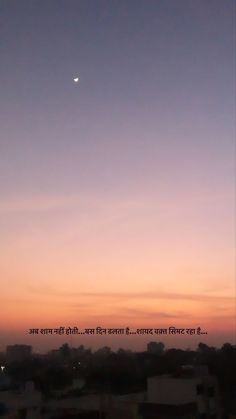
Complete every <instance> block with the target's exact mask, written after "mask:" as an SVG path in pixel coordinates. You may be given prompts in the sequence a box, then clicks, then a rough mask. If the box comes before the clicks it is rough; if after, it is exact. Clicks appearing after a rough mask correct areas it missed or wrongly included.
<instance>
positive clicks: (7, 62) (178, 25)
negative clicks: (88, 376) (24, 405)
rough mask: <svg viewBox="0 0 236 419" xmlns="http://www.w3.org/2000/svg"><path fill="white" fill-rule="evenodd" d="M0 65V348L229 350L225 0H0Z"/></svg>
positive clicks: (231, 6) (230, 199) (231, 163)
mask: <svg viewBox="0 0 236 419" xmlns="http://www.w3.org/2000/svg"><path fill="white" fill-rule="evenodd" d="M0 60H1V63H0V127H1V131H0V281H1V297H0V298H1V308H0V310H1V316H0V333H1V339H0V340H1V343H0V348H3V347H5V345H7V344H9V343H12V342H18V343H25V342H31V343H32V344H33V346H34V347H37V348H39V350H41V349H42V348H44V349H45V348H49V347H53V346H57V345H58V344H61V341H59V340H56V339H55V338H53V337H51V338H50V339H46V338H42V337H40V338H38V339H36V338H35V339H34V340H32V339H31V340H30V339H29V337H28V336H27V330H28V328H30V327H46V326H48V327H56V326H59V325H77V326H81V327H85V326H91V327H96V326H98V325H102V326H115V327H116V326H130V327H139V326H140V327H142V326H144V327H145V326H148V327H158V326H161V327H167V326H171V325H174V326H175V325H176V326H182V327H190V326H192V327H197V326H201V327H202V328H203V329H204V330H207V331H208V335H206V336H202V337H201V339H200V340H201V341H204V342H206V343H208V344H214V345H221V344H222V343H223V342H225V341H230V342H233V343H236V342H235V299H234V297H235V276H234V275H235V269H234V267H235V239H234V231H235V230H234V227H235V204H234V203H235V2H234V0H226V1H222V0H198V1H196V0H178V1H174V0H82V1H80V0H50V1H49V0H21V1H19V0H0ZM77 74H79V75H80V83H79V84H78V85H76V84H75V83H74V82H73V77H74V76H76V75H77ZM63 340H65V338H63ZM148 340H150V338H148ZM198 340H199V339H196V338H195V337H188V338H185V339H183V338H182V339H181V341H177V340H175V339H174V338H171V337H167V338H166V340H165V343H166V344H167V346H168V345H171V346H172V345H178V346H180V347H181V346H182V347H194V345H195V344H196V343H198ZM72 343H73V344H75V345H76V344H77V343H78V345H79V344H80V343H81V342H78V340H75V341H74V342H72ZM82 343H85V344H88V345H89V346H95V345H96V344H97V345H99V346H101V345H103V344H106V343H109V344H111V346H112V345H113V346H114V347H118V346H123V347H131V346H132V347H135V348H139V347H140V348H141V347H144V344H145V339H141V338H138V339H135V338H132V340H131V338H130V339H128V338H126V339H124V340H123V341H121V340H119V341H118V340H116V341H113V342H112V341H108V340H106V339H103V340H101V339H100V340H99V339H97V340H96V339H95V338H92V339H91V338H90V339H88V340H87V341H86V340H84V341H83V342H82Z"/></svg>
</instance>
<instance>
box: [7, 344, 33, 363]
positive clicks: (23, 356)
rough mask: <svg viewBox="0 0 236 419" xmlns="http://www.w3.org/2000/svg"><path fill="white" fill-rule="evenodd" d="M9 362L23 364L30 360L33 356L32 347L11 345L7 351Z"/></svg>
mask: <svg viewBox="0 0 236 419" xmlns="http://www.w3.org/2000/svg"><path fill="white" fill-rule="evenodd" d="M6 355H7V361H8V362H22V361H25V360H27V359H29V358H30V357H31V355H32V346H30V345H9V346H7V349H6Z"/></svg>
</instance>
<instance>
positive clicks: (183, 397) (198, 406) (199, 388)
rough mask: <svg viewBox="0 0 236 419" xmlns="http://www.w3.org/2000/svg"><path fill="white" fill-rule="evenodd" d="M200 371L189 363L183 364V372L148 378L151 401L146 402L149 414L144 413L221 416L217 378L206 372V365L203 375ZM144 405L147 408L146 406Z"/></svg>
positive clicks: (216, 418) (203, 418)
mask: <svg viewBox="0 0 236 419" xmlns="http://www.w3.org/2000/svg"><path fill="white" fill-rule="evenodd" d="M200 371H201V370H200V369H198V371H197V373H196V371H195V370H194V369H193V368H192V369H191V368H190V367H188V368H183V369H182V374H181V373H180V372H179V374H178V375H177V376H169V375H163V376H156V377H150V378H148V383H147V403H148V404H150V405H149V406H148V407H147V406H146V416H145V415H144V416H143V417H145V418H146V417H147V418H149V417H150V418H152V415H155V414H156V417H157V418H159V417H160V418H165V417H168V416H169V417H184V418H185V417H188V418H192V417H198V418H201V419H219V418H220V414H221V410H220V397H219V388H218V383H217V379H216V377H214V376H211V375H209V374H206V370H205V369H202V371H203V374H202V375H201V374H200ZM142 409H143V412H144V411H145V406H143V407H142ZM158 411H159V413H158ZM177 411H179V415H177ZM148 412H149V413H148ZM160 412H162V414H161V413H160ZM171 412H172V413H173V414H172V413H171ZM174 412H176V415H174ZM196 415H197V416H196ZM141 417H142V416H141ZM153 417H154V416H153Z"/></svg>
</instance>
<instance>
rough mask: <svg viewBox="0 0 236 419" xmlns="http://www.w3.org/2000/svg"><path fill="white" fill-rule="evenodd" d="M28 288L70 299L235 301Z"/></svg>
mask: <svg viewBox="0 0 236 419" xmlns="http://www.w3.org/2000/svg"><path fill="white" fill-rule="evenodd" d="M28 290H29V291H30V292H31V293H34V294H47V295H49V294H50V295H51V296H54V297H63V298H69V299H78V298H89V299H91V298H95V299H101V300H102V301H104V300H107V301H109V300H119V301H124V300H175V301H176V300H177V301H183V300H187V301H196V302H206V303H208V302H223V301H234V297H233V296H231V295H227V296H225V295H223V296H219V295H217V296H216V295H209V294H197V293H196V294H195V293H191V294H190V293H186V294H185V293H175V292H169V291H153V292H152V291H148V292H141V291H138V292H137V291H136V292H131V291H130V292H73V291H68V290H59V289H56V288H53V287H51V286H50V287H47V286H44V287H37V286H34V287H33V286H32V285H31V284H29V286H28Z"/></svg>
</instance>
